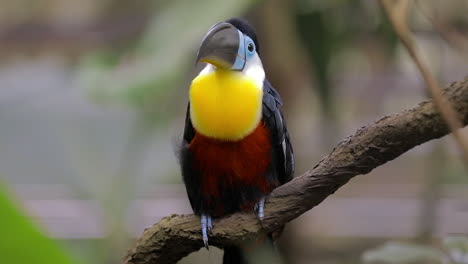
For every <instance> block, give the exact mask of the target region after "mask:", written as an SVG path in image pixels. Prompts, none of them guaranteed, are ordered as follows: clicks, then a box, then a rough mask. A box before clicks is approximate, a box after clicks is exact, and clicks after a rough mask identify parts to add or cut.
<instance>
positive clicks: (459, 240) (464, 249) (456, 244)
mask: <svg viewBox="0 0 468 264" xmlns="http://www.w3.org/2000/svg"><path fill="white" fill-rule="evenodd" d="M443 247H444V248H443V250H441V249H438V248H435V247H431V246H423V245H416V244H412V243H406V242H394V241H390V242H387V243H385V244H384V245H382V246H380V247H378V248H376V249H372V250H369V251H367V252H365V253H364V254H363V256H362V260H363V261H364V263H381V264H411V263H440V264H445V263H452V264H466V263H468V236H461V235H456V236H448V237H446V238H444V240H443Z"/></svg>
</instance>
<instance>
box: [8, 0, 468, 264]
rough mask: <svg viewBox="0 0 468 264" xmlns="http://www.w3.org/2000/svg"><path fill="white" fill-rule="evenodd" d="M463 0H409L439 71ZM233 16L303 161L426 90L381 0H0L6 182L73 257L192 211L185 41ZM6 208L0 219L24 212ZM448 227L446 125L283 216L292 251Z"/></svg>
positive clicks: (100, 254) (117, 250)
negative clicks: (436, 135) (185, 135)
mask: <svg viewBox="0 0 468 264" xmlns="http://www.w3.org/2000/svg"><path fill="white" fill-rule="evenodd" d="M467 10H468V1H466V0H447V1H436V0H431V1H429V0H428V1H417V2H415V3H414V5H413V8H412V9H411V13H410V17H409V22H410V26H411V28H412V30H413V32H414V36H415V38H416V41H417V43H418V46H419V48H420V51H421V53H422V54H423V55H424V59H425V60H426V62H427V63H428V64H429V66H430V68H431V70H432V72H433V73H434V75H435V76H436V77H437V78H438V79H439V80H440V83H441V84H442V85H444V86H445V85H446V84H448V83H450V82H452V81H456V80H462V79H463V78H464V77H465V76H466V75H467V74H468V71H467V69H468V16H467V15H466V14H467ZM236 16H242V17H245V18H247V19H248V20H249V21H250V22H251V23H252V24H253V25H254V26H255V27H256V28H257V31H258V37H259V41H260V46H261V57H262V60H263V63H264V66H265V68H266V71H267V76H268V78H269V79H270V81H271V82H272V84H273V86H275V87H276V88H277V89H278V90H279V92H280V93H281V95H282V96H283V99H284V101H285V105H284V111H285V116H286V119H287V121H288V125H289V131H290V133H291V137H292V142H293V145H294V147H295V155H296V160H297V168H296V171H297V173H296V174H297V175H300V174H302V173H303V172H305V171H306V170H308V169H310V168H312V167H313V166H314V165H315V164H316V163H317V162H318V161H319V160H320V159H321V157H323V156H325V155H326V154H328V153H329V152H330V151H331V150H332V148H333V146H335V145H336V144H337V143H338V142H339V141H340V140H341V139H343V138H345V137H346V136H348V135H350V134H352V133H353V132H354V131H355V130H356V129H357V128H359V127H361V126H363V125H365V124H368V123H370V122H373V121H374V120H376V119H377V118H379V117H382V116H384V115H387V114H391V113H395V112H398V111H401V110H403V109H406V108H410V107H413V106H415V105H416V104H417V103H418V102H420V101H422V100H425V99H427V98H428V96H427V94H426V90H425V85H424V83H423V82H422V80H421V78H420V75H419V72H418V71H417V70H416V68H415V67H414V65H413V62H412V61H411V59H410V58H409V57H408V56H407V53H406V51H405V50H404V49H403V48H402V46H401V45H400V43H399V42H398V39H397V38H396V36H395V35H394V33H393V30H392V28H391V26H390V24H389V22H388V21H387V19H386V17H385V15H384V12H383V11H382V9H381V7H380V6H379V4H378V1H375V0H359V1H358V0H355V1H345V0H341V1H340V0H290V1H286V0H284V1H281V0H264V1H261V0H224V1H217V0H197V1H192V0H177V1H169V0H140V1H116V0H99V1H96V0H82V1H74V0H37V1H31V0H19V1H7V0H0V58H1V59H0V131H1V132H0V179H1V180H0V184H1V185H4V186H3V187H2V188H0V190H1V191H0V194H1V195H0V197H1V196H3V195H4V196H5V200H7V201H9V202H11V203H13V205H12V206H13V207H12V208H14V210H20V211H22V212H24V213H25V214H27V215H28V216H29V217H28V218H25V219H27V221H29V222H30V223H31V225H36V226H39V228H40V230H41V231H40V232H39V233H41V234H44V235H45V238H44V239H47V240H48V241H49V242H50V243H52V244H53V245H55V246H56V247H57V248H60V250H65V252H68V253H66V254H68V255H71V256H72V257H71V258H73V259H74V260H73V261H76V262H75V263H119V261H120V259H121V258H122V257H123V256H124V255H125V253H126V249H127V248H128V247H129V246H130V245H131V243H132V241H133V239H134V238H135V237H137V236H138V235H139V234H141V233H142V231H143V230H144V228H146V227H149V226H150V225H152V224H153V223H156V222H157V221H159V219H161V218H162V217H164V216H167V215H170V214H174V213H177V214H181V213H190V212H191V210H190V206H189V202H188V199H187V198H186V194H185V189H184V187H183V185H182V182H181V176H180V172H179V168H178V163H177V158H176V155H175V153H176V145H177V143H178V142H179V140H180V139H181V136H182V131H183V126H184V118H185V110H186V104H187V100H188V96H187V91H188V86H189V84H190V80H191V79H192V78H193V77H194V76H195V75H196V74H197V73H198V70H199V69H197V68H195V66H194V59H195V55H196V51H197V49H198V45H199V43H200V40H201V38H202V36H203V35H204V33H206V31H207V30H208V28H209V27H210V26H211V25H212V24H214V23H217V22H219V21H223V20H226V19H228V18H230V17H236ZM465 133H468V131H467V130H465ZM0 204H1V203H0ZM0 211H2V208H0ZM5 212H6V211H5V210H4V211H3V214H4V215H2V213H1V212H0V215H2V216H1V217H0V226H2V228H3V229H4V230H3V231H2V234H4V231H5V230H7V229H12V230H13V229H14V228H15V227H14V225H15V224H18V223H20V222H21V221H19V220H18V219H21V217H22V216H17V217H18V218H17V219H16V218H10V219H12V221H10V222H8V221H7V220H5V219H7V218H8V217H9V216H8V215H6V213H5ZM20 214H21V213H20ZM23 218H24V217H23ZM15 219H16V220H15ZM2 222H3V223H2ZM7 224H9V225H10V226H8V225H7ZM17 228H19V229H22V228H21V227H20V226H18V227H17ZM0 230H2V229H1V228H0ZM7 231H8V230H7ZM454 234H458V235H460V234H462V235H463V234H465V235H466V234H468V175H467V172H466V170H465V169H464V166H463V162H462V160H461V155H460V153H459V152H458V149H457V147H456V145H455V142H454V141H453V139H452V138H448V137H446V138H444V139H441V140H437V141H433V142H430V143H428V144H424V145H423V146H420V147H417V148H415V149H413V150H411V151H409V152H408V153H406V154H404V155H402V156H401V157H399V158H397V159H396V160H395V161H392V162H390V163H389V164H386V165H384V166H381V167H379V168H378V169H376V170H375V171H373V172H372V173H370V174H368V175H365V176H359V177H357V178H354V179H353V180H352V181H351V182H350V183H348V184H347V185H346V186H344V187H343V188H342V189H340V190H339V191H338V192H337V193H336V194H334V195H333V196H331V197H329V198H328V199H327V200H325V201H324V202H323V203H322V204H320V205H319V206H317V207H316V208H314V209H313V210H311V211H310V212H308V213H306V214H304V215H303V216H301V217H299V218H298V219H296V220H295V221H293V222H291V223H290V224H289V225H288V226H287V229H286V231H285V233H284V236H283V238H282V244H283V246H284V247H285V250H286V253H287V254H286V259H287V260H289V261H290V262H291V263H312V262H313V263H362V262H363V261H368V260H369V258H363V254H364V253H365V252H369V250H372V249H375V248H376V247H378V246H380V245H382V244H383V243H385V242H387V241H390V240H392V241H395V240H396V241H405V242H407V243H415V244H418V245H425V246H435V247H438V246H439V245H440V244H441V241H442V240H443V238H445V237H447V236H450V235H454ZM13 235H14V234H13ZM11 238H12V237H8V236H6V235H3V236H2V237H1V238H0V240H4V241H3V242H1V241H0V252H2V251H3V253H2V255H3V254H4V253H5V252H7V251H10V250H12V248H13V246H11V245H10V244H9V243H10V242H9V241H10V240H11ZM49 238H51V239H52V241H50V239H49ZM22 239H24V240H21V239H20V240H19V242H18V244H19V245H21V244H22V243H23V242H24V243H26V241H27V240H28V234H25V235H24V237H23V238H22ZM44 241H45V240H44ZM49 242H47V243H49ZM7 244H8V245H10V247H8V246H5V245H7ZM2 245H3V246H2ZM14 250H15V249H14V248H13V251H14ZM19 251H20V250H19ZM19 251H18V252H19ZM467 251H468V249H467ZM26 254H28V253H26ZM30 254H33V251H31V253H30ZM364 255H366V254H364ZM219 258H220V252H219V251H216V250H211V251H210V252H209V253H207V252H206V251H205V250H201V251H200V252H197V253H195V254H192V255H191V256H189V257H188V258H186V259H184V260H183V261H182V262H183V263H207V259H209V261H210V262H209V263H218V261H219ZM467 258H468V257H467ZM7 259H8V258H7ZM7 263H15V262H12V261H9V262H8V261H7ZM25 263H26V262H25ZM29 263H33V262H29ZM35 263H43V262H35ZM44 263H45V262H44ZM48 263H53V262H52V261H49V262H48ZM57 263H65V262H57ZM460 263H461V262H460ZM465 263H467V262H465Z"/></svg>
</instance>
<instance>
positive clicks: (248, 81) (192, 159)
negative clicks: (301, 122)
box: [180, 18, 294, 259]
mask: <svg viewBox="0 0 468 264" xmlns="http://www.w3.org/2000/svg"><path fill="white" fill-rule="evenodd" d="M196 61H197V62H205V63H207V65H206V66H205V68H204V69H203V70H202V71H201V72H200V73H199V74H198V76H196V77H195V78H194V79H193V81H192V83H191V86H190V91H189V105H188V108H187V115H186V120H185V130H184V135H183V142H182V149H181V157H180V162H181V167H182V175H183V180H184V182H185V186H186V189H187V194H188V198H189V200H190V204H191V205H192V208H193V211H194V212H195V214H197V215H200V216H201V228H202V235H203V241H204V243H205V246H207V245H208V231H210V229H211V227H212V217H213V218H218V217H222V216H225V215H228V214H232V213H234V212H237V211H241V210H244V211H245V210H254V209H256V212H257V215H258V217H259V218H260V219H262V218H263V206H264V201H265V196H266V195H268V194H269V193H270V192H271V191H272V190H273V189H274V188H276V187H278V186H279V185H281V184H284V183H285V182H287V181H289V180H290V179H291V178H292V175H293V171H294V158H293V150H292V147H291V143H290V139H289V135H288V131H287V128H286V123H285V121H284V119H283V114H282V112H281V109H280V108H281V105H282V101H281V98H280V96H279V94H278V92H277V91H276V90H275V89H274V88H273V87H272V86H271V84H270V83H269V82H268V80H267V79H266V78H265V71H264V70H263V66H262V62H261V60H260V57H259V45H258V42H257V37H256V33H255V30H254V29H253V27H252V26H250V25H249V24H248V23H247V22H245V21H244V20H241V19H237V18H233V19H229V20H227V21H225V22H221V23H218V24H215V25H214V26H212V27H211V28H210V29H209V31H208V33H206V35H205V36H204V38H203V40H202V42H201V45H200V49H199V51H198V56H197V59H196ZM236 250H238V249H237V248H226V249H225V256H224V258H225V259H226V258H229V255H232V254H237V253H236Z"/></svg>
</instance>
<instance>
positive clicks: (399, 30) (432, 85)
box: [380, 0, 468, 164]
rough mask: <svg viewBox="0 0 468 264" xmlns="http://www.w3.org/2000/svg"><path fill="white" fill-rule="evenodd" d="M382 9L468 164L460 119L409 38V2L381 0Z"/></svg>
mask: <svg viewBox="0 0 468 264" xmlns="http://www.w3.org/2000/svg"><path fill="white" fill-rule="evenodd" d="M380 3H381V5H382V7H383V9H384V10H385V12H386V14H387V16H388V18H389V20H390V22H391V24H392V26H393V28H394V30H395V33H396V34H397V36H398V38H399V39H400V41H401V42H402V43H403V45H404V46H405V48H406V49H407V50H408V53H409V55H410V56H411V58H412V59H413V61H414V63H415V64H416V66H417V68H418V70H419V71H420V72H421V75H422V77H423V79H424V82H425V83H426V85H427V88H428V90H429V93H430V94H431V96H432V98H433V100H434V104H435V105H436V107H437V109H439V111H440V113H441V115H442V117H443V118H444V120H445V121H446V122H447V125H448V126H449V127H450V130H451V131H452V133H453V136H454V138H455V140H456V141H457V143H458V145H459V146H460V149H461V151H462V153H463V157H464V159H465V164H466V163H468V139H467V137H466V136H465V135H464V134H463V133H461V131H459V129H460V128H462V127H463V124H462V122H461V121H460V117H459V116H458V115H457V112H456V111H455V110H454V109H453V107H452V106H451V105H450V103H449V102H448V100H447V98H445V96H444V95H443V94H442V90H441V88H440V86H439V84H438V82H437V80H436V79H435V78H434V76H432V74H431V72H430V71H429V68H428V67H427V65H426V64H424V62H423V60H422V58H421V56H420V54H419V53H418V49H417V47H416V44H415V42H414V40H413V38H412V36H411V31H410V30H409V28H408V23H407V14H408V11H409V7H410V4H411V3H412V1H411V0H381V1H380Z"/></svg>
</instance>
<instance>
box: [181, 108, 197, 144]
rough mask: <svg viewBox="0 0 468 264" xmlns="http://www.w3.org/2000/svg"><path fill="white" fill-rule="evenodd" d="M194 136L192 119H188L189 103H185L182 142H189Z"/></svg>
mask: <svg viewBox="0 0 468 264" xmlns="http://www.w3.org/2000/svg"><path fill="white" fill-rule="evenodd" d="M194 136H195V130H194V129H193V125H192V121H191V120H190V103H188V104H187V113H186V114H185V128H184V142H183V143H184V144H189V143H190V142H191V141H192V139H193V137H194Z"/></svg>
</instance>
